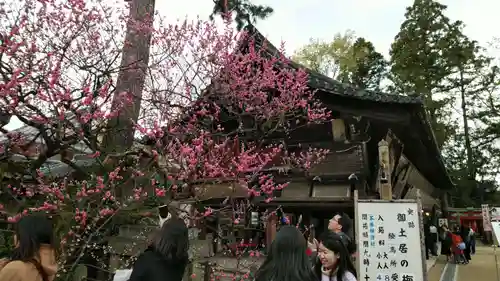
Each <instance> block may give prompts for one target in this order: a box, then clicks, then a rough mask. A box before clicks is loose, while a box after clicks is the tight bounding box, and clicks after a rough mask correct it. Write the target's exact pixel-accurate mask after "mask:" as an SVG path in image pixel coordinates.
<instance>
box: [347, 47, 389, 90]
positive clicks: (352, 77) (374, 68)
mask: <svg viewBox="0 0 500 281" xmlns="http://www.w3.org/2000/svg"><path fill="white" fill-rule="evenodd" d="M349 55H350V56H351V60H349V61H350V62H351V63H349V64H346V65H345V67H343V68H341V71H340V74H339V79H340V80H341V81H342V82H345V83H350V84H353V85H355V86H357V87H359V88H363V89H369V90H375V91H379V90H380V83H381V82H382V80H383V79H384V78H385V76H386V74H387V72H386V70H387V65H388V63H387V61H386V60H385V59H384V56H383V55H382V54H381V53H379V52H377V51H376V50H375V47H374V46H373V44H372V42H370V41H367V40H366V39H365V38H358V39H357V40H356V42H355V43H354V44H353V45H352V46H351V51H350V53H349Z"/></svg>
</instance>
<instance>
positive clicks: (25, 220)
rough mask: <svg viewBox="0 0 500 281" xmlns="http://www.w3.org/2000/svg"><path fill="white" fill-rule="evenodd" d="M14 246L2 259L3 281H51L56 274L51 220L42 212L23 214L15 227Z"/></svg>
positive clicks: (1, 279)
mask: <svg viewBox="0 0 500 281" xmlns="http://www.w3.org/2000/svg"><path fill="white" fill-rule="evenodd" d="M14 247H15V248H14V249H13V250H12V254H11V256H10V257H9V258H8V259H4V260H2V261H1V262H0V281H52V280H54V278H55V275H56V273H57V263H56V255H55V243H54V238H53V229H52V223H51V221H50V220H49V219H48V218H47V217H45V216H42V215H28V216H24V217H22V218H21V219H20V220H19V222H18V223H17V224H16V227H15V234H14Z"/></svg>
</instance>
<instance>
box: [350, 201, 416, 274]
mask: <svg viewBox="0 0 500 281" xmlns="http://www.w3.org/2000/svg"><path fill="white" fill-rule="evenodd" d="M418 212H419V210H418V204H417V203H416V202H415V203H398V202H362V201H360V202H358V203H357V218H356V222H357V236H358V245H359V258H360V261H359V273H358V274H359V276H358V280H360V281H393V280H394V281H422V280H426V279H424V272H423V271H424V269H423V266H422V262H423V260H422V243H421V240H420V219H419V213H418Z"/></svg>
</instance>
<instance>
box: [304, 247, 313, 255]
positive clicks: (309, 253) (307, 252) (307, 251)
mask: <svg viewBox="0 0 500 281" xmlns="http://www.w3.org/2000/svg"><path fill="white" fill-rule="evenodd" d="M312 253H313V251H312V250H311V249H309V248H307V249H306V255H308V256H311V255H312Z"/></svg>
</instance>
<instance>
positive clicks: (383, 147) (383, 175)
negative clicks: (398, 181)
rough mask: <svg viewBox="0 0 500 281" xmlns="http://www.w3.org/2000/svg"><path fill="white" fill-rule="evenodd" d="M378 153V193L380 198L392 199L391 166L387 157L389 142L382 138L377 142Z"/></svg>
mask: <svg viewBox="0 0 500 281" xmlns="http://www.w3.org/2000/svg"><path fill="white" fill-rule="evenodd" d="M378 155H379V167H380V171H379V175H378V183H379V193H380V199H383V200H391V199H392V184H391V170H390V168H391V166H390V159H389V144H388V143H387V141H386V140H385V139H382V140H381V141H380V142H379V143H378Z"/></svg>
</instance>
